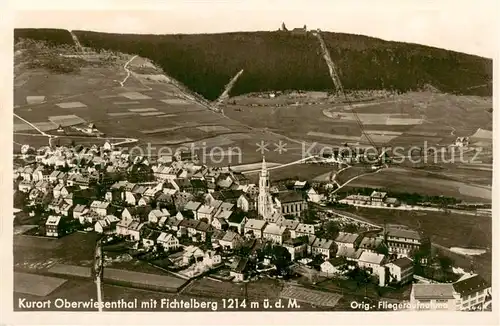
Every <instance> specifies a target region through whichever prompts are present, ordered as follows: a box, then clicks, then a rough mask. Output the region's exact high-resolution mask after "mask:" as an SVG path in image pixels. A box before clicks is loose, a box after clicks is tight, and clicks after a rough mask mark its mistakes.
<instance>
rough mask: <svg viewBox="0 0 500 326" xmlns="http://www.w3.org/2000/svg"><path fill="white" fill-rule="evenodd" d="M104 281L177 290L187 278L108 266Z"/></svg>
mask: <svg viewBox="0 0 500 326" xmlns="http://www.w3.org/2000/svg"><path fill="white" fill-rule="evenodd" d="M104 282H111V283H118V284H123V285H132V286H135V287H140V288H147V289H158V290H166V291H174V292H175V291H177V290H178V289H179V288H180V287H181V286H182V285H184V283H186V280H183V279H181V278H177V277H173V276H169V275H158V274H149V273H140V272H133V271H128V270H120V269H115V268H106V272H105V273H104Z"/></svg>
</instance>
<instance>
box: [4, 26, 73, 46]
mask: <svg viewBox="0 0 500 326" xmlns="http://www.w3.org/2000/svg"><path fill="white" fill-rule="evenodd" d="M20 39H32V40H36V41H45V42H46V43H47V44H49V45H65V44H69V45H73V44H74V42H73V38H72V37H71V34H70V33H69V31H67V30H65V29H51V28H16V29H14V42H15V43H17V42H18V41H19V40H20Z"/></svg>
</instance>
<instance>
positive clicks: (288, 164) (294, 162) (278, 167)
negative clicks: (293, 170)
mask: <svg viewBox="0 0 500 326" xmlns="http://www.w3.org/2000/svg"><path fill="white" fill-rule="evenodd" d="M314 157H315V156H308V157H306V158H301V159H300V160H297V161H293V162H289V163H284V164H280V165H277V166H272V167H269V168H267V170H268V171H270V170H276V169H281V168H284V167H287V166H291V165H295V164H301V163H304V162H305V161H307V160H309V159H311V158H314ZM260 171H261V169H260V168H259V169H255V170H251V171H243V172H242V173H243V174H250V173H257V172H260Z"/></svg>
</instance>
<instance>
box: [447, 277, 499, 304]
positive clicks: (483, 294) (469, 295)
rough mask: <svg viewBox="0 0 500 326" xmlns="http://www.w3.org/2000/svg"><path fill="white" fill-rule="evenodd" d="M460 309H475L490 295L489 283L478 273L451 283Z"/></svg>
mask: <svg viewBox="0 0 500 326" xmlns="http://www.w3.org/2000/svg"><path fill="white" fill-rule="evenodd" d="M453 289H454V290H455V292H456V294H457V296H458V299H457V306H458V307H459V309H460V310H466V311H467V310H469V311H471V310H477V308H478V307H482V306H483V304H484V303H485V302H486V300H487V298H488V296H490V295H491V285H490V284H489V283H488V282H486V281H485V280H484V279H483V278H482V277H481V276H479V275H472V276H470V275H467V276H464V277H462V278H460V279H459V280H458V281H456V282H455V283H453Z"/></svg>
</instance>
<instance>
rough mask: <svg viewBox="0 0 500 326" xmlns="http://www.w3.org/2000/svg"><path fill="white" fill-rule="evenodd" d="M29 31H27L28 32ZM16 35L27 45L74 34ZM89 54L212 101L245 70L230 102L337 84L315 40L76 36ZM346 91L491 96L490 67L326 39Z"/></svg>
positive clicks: (363, 41) (281, 35)
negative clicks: (161, 76)
mask: <svg viewBox="0 0 500 326" xmlns="http://www.w3.org/2000/svg"><path fill="white" fill-rule="evenodd" d="M24 31H26V30H24ZM45 31H50V33H43V32H42V30H39V31H36V30H30V32H29V33H27V32H23V30H16V34H17V35H22V36H23V37H29V38H35V39H44V40H47V38H50V37H54V38H57V41H55V42H54V43H57V42H62V43H64V42H68V37H69V39H71V36H70V34H69V32H67V31H65V32H66V33H61V34H57V33H55V32H54V30H45ZM74 33H75V34H76V35H77V36H78V38H79V40H80V43H82V45H83V46H85V47H90V48H95V49H109V50H113V51H119V52H125V53H130V54H138V55H140V56H142V57H146V58H149V59H151V60H152V61H153V62H155V63H156V64H157V65H159V66H160V67H161V68H162V69H163V70H164V71H165V72H166V73H167V74H169V75H171V76H172V77H174V78H176V79H177V80H179V81H181V82H182V83H184V84H185V85H186V86H188V87H189V88H191V89H192V90H194V91H196V92H197V93H199V94H201V95H203V96H205V97H206V98H207V99H210V100H213V99H215V98H217V97H218V96H219V95H220V94H221V92H222V89H223V88H224V86H225V85H226V84H227V83H228V82H229V81H230V79H231V78H232V77H233V76H234V75H235V74H236V73H237V72H238V71H240V70H241V69H244V73H243V74H242V75H241V77H240V78H239V79H238V81H237V82H236V84H235V86H234V88H233V89H232V92H231V95H238V94H244V93H250V92H258V91H266V90H292V89H295V90H331V89H332V88H333V84H332V81H331V79H330V77H329V74H328V69H327V67H326V64H325V62H324V59H323V57H322V54H321V51H320V45H319V42H318V39H317V38H316V37H314V36H313V35H311V34H310V33H308V34H306V35H293V34H291V33H288V32H282V31H275V32H236V33H225V34H196V35H136V34H109V33H98V32H89V31H74ZM322 35H323V38H324V40H325V43H326V44H327V47H328V48H329V50H330V54H331V57H332V59H333V61H334V62H335V63H336V65H337V67H338V70H339V75H340V78H341V80H342V83H343V84H344V87H345V89H351V90H358V89H392V90H397V91H400V92H405V91H410V90H418V89H421V88H423V87H424V86H425V85H432V86H433V87H434V88H437V89H439V90H440V91H442V92H449V93H459V94H471V95H484V96H491V94H492V60H490V59H485V58H482V57H478V56H473V55H468V54H463V53H457V52H453V51H447V50H442V49H437V48H432V47H427V46H422V45H417V44H407V43H400V42H389V41H384V40H380V39H376V38H371V37H366V36H361V35H351V34H341V33H328V32H322Z"/></svg>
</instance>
